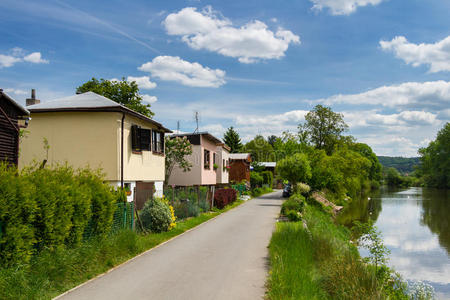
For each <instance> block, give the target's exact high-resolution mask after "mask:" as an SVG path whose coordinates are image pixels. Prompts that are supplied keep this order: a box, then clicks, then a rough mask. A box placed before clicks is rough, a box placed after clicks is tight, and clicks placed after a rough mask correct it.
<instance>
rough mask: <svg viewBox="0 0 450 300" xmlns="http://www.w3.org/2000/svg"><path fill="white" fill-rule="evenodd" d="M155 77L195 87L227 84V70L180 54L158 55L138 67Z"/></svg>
mask: <svg viewBox="0 0 450 300" xmlns="http://www.w3.org/2000/svg"><path fill="white" fill-rule="evenodd" d="M138 69H139V70H141V71H145V72H149V73H150V74H152V76H153V77H157V78H160V79H162V80H167V81H176V82H179V83H181V84H183V85H186V86H193V87H219V86H221V85H223V84H225V83H226V82H225V71H222V70H220V69H215V70H213V69H210V68H208V67H203V66H202V65H201V64H199V63H197V62H194V63H191V62H188V61H185V60H182V59H181V58H179V57H178V56H176V57H175V56H157V57H155V58H154V59H153V60H152V61H151V62H147V63H145V64H143V65H142V66H140V67H139V68H138Z"/></svg>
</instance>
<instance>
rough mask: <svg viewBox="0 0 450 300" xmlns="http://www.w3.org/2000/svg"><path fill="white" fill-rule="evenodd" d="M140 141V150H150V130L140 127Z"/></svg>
mask: <svg viewBox="0 0 450 300" xmlns="http://www.w3.org/2000/svg"><path fill="white" fill-rule="evenodd" d="M140 142H141V149H142V150H147V151H149V150H151V130H150V129H143V128H140Z"/></svg>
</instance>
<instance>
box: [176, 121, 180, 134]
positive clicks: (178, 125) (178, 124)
mask: <svg viewBox="0 0 450 300" xmlns="http://www.w3.org/2000/svg"><path fill="white" fill-rule="evenodd" d="M177 134H180V121H177Z"/></svg>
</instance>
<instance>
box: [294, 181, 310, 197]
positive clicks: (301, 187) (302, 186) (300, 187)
mask: <svg viewBox="0 0 450 300" xmlns="http://www.w3.org/2000/svg"><path fill="white" fill-rule="evenodd" d="M310 191H311V187H310V186H309V185H307V184H306V183H303V182H300V183H298V184H297V192H298V193H300V194H302V195H307V194H308V193H309V192H310Z"/></svg>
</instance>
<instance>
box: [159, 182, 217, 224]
mask: <svg viewBox="0 0 450 300" xmlns="http://www.w3.org/2000/svg"><path fill="white" fill-rule="evenodd" d="M164 197H165V198H166V199H168V200H169V203H170V204H171V205H172V206H173V209H174V211H175V216H176V217H177V219H179V220H180V219H185V218H188V217H196V216H198V215H199V214H200V213H202V212H206V211H209V210H210V209H211V198H212V196H211V188H210V187H207V186H189V187H182V186H178V187H167V188H166V189H165V190H164Z"/></svg>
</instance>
